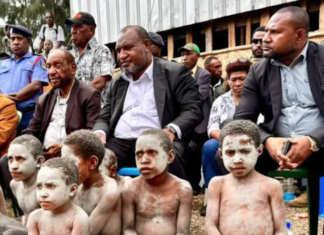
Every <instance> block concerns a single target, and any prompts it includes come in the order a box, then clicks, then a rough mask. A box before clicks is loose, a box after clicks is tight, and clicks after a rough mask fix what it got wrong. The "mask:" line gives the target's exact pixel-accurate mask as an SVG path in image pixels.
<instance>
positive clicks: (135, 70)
mask: <svg viewBox="0 0 324 235" xmlns="http://www.w3.org/2000/svg"><path fill="white" fill-rule="evenodd" d="M142 58H143V60H142V63H140V64H134V65H133V66H132V67H131V68H130V69H129V70H128V71H127V70H126V69H125V68H124V67H122V68H121V69H122V71H123V72H124V73H128V74H132V75H134V74H136V73H138V72H139V71H141V69H142V68H144V67H145V65H146V64H147V58H146V54H145V52H144V51H143V54H142Z"/></svg>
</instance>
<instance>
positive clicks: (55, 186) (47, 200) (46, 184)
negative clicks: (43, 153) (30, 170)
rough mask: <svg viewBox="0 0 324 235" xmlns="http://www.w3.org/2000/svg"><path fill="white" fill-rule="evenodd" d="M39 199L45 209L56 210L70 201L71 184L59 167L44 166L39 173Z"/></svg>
mask: <svg viewBox="0 0 324 235" xmlns="http://www.w3.org/2000/svg"><path fill="white" fill-rule="evenodd" d="M36 185H37V192H36V196H37V201H38V203H39V204H40V205H41V207H42V208H43V209H44V210H55V209H57V208H59V207H61V206H64V205H65V204H66V203H68V202H69V201H70V187H71V186H70V185H66V182H65V180H64V179H63V172H62V171H61V170H60V169H57V168H51V167H42V168H41V169H40V171H39V172H38V175H37V183H36Z"/></svg>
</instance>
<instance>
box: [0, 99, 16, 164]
mask: <svg viewBox="0 0 324 235" xmlns="http://www.w3.org/2000/svg"><path fill="white" fill-rule="evenodd" d="M17 125H18V115H17V109H16V105H15V102H13V101H12V100H10V99H8V98H7V97H5V96H4V95H2V94H1V93H0V158H1V157H2V156H3V155H4V154H5V153H7V150H8V147H9V145H10V142H11V140H13V138H15V136H16V128H17Z"/></svg>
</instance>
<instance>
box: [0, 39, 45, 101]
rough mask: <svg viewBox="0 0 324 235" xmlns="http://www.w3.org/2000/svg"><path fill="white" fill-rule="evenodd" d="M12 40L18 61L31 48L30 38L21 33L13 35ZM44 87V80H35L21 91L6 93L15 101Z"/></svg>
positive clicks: (29, 96) (32, 94) (22, 99)
mask: <svg viewBox="0 0 324 235" xmlns="http://www.w3.org/2000/svg"><path fill="white" fill-rule="evenodd" d="M10 40H11V50H12V53H13V54H14V55H15V59H16V61H19V60H21V58H22V57H23V56H24V55H26V54H27V52H28V50H29V45H30V40H29V39H27V38H25V37H23V36H21V35H11V37H10ZM42 87H43V84H42V82H40V81H34V82H31V83H30V84H28V85H27V86H25V87H24V88H23V89H21V90H20V91H19V92H17V93H15V94H6V96H7V97H8V98H9V99H11V100H13V101H15V102H20V101H24V100H27V99H29V98H31V97H34V95H35V94H36V93H37V92H38V91H39V90H40V89H42Z"/></svg>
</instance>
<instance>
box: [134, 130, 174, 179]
mask: <svg viewBox="0 0 324 235" xmlns="http://www.w3.org/2000/svg"><path fill="white" fill-rule="evenodd" d="M135 153H136V165H137V168H138V170H139V171H140V172H141V175H142V176H143V177H144V178H145V179H152V178H154V177H155V176H157V175H160V174H161V173H163V172H167V167H168V164H170V163H171V162H173V160H174V158H175V153H174V150H173V145H172V141H171V139H170V137H169V135H168V134H166V133H165V132H164V131H162V130H147V131H145V132H143V134H141V135H140V137H139V138H138V139H137V141H136V152H135Z"/></svg>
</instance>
